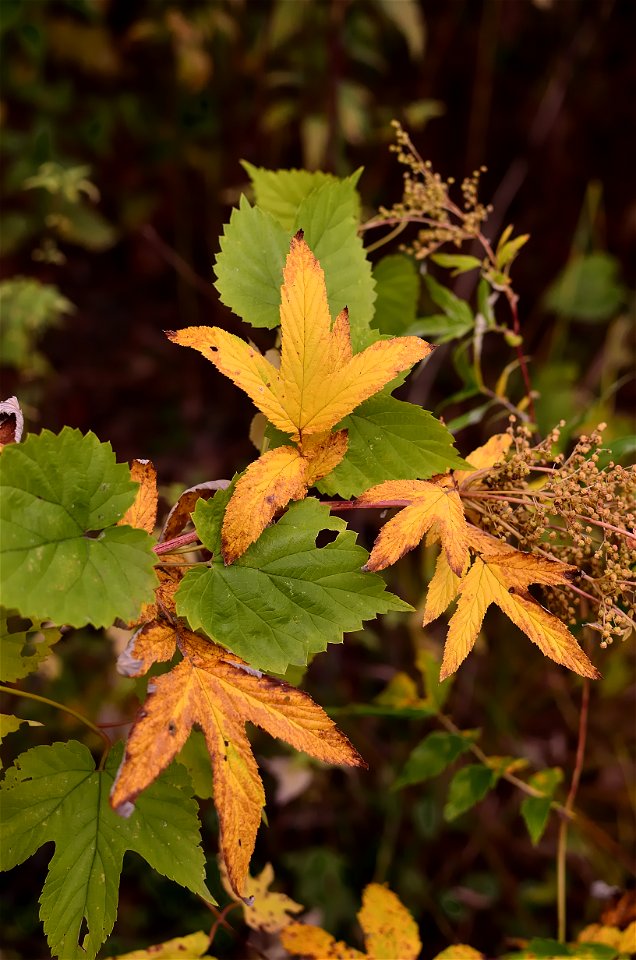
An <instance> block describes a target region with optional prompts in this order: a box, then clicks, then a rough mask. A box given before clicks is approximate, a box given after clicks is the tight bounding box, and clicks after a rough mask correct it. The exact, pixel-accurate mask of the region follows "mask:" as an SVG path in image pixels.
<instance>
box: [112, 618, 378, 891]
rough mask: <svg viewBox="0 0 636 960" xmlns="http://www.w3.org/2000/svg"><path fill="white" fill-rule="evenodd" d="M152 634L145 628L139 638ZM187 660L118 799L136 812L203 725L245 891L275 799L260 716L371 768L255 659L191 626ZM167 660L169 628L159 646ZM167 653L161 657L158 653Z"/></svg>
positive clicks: (164, 679) (142, 736) (129, 752)
mask: <svg viewBox="0 0 636 960" xmlns="http://www.w3.org/2000/svg"><path fill="white" fill-rule="evenodd" d="M147 640H148V636H147V635H146V636H145V637H144V634H143V630H142V631H141V632H140V634H138V639H137V643H140V642H142V641H143V642H144V644H145V641H147ZM175 642H176V644H177V645H178V647H179V649H180V651H181V653H182V654H183V660H182V661H180V662H179V663H178V664H177V665H176V666H175V667H174V668H173V669H172V670H171V671H170V672H169V673H165V674H163V675H162V676H159V677H155V678H153V680H152V681H151V683H150V684H149V685H148V696H147V697H146V700H145V703H144V705H143V708H142V710H141V711H140V713H139V714H138V716H137V719H136V720H135V723H134V725H133V728H132V730H131V732H130V735H129V737H128V742H127V744H126V752H125V755H124V760H123V762H122V765H121V767H120V769H119V772H118V774H117V778H116V780H115V783H114V784H113V789H112V793H111V805H112V806H113V808H115V809H116V810H117V811H118V812H120V813H122V814H123V815H127V814H128V813H130V812H131V810H132V804H133V802H134V800H135V798H136V797H137V796H138V795H139V794H140V793H141V791H142V790H144V789H145V788H146V787H147V786H148V785H149V784H150V783H152V782H153V781H154V780H155V779H156V778H157V777H158V776H159V774H160V773H161V771H162V770H164V769H165V768H166V767H167V766H168V764H169V763H171V761H172V760H173V759H174V757H175V756H176V755H177V753H178V752H179V751H180V750H181V748H182V747H183V745H184V743H185V742H186V740H187V739H188V737H189V735H190V732H191V730H192V727H193V726H195V725H196V726H197V727H200V728H201V730H202V731H203V734H204V736H205V741H206V745H207V748H208V751H209V753H210V759H211V761H212V767H213V773H214V802H215V805H216V809H217V813H218V817H219V828H220V845H221V851H222V854H223V858H224V860H225V863H226V866H227V871H228V876H229V879H230V883H231V885H232V888H233V889H234V891H235V892H236V893H237V894H238V895H239V896H242V895H243V892H244V887H245V881H246V877H247V871H248V867H249V862H250V858H251V856H252V851H253V849H254V843H255V841H256V833H257V831H258V827H259V824H260V820H261V810H262V808H263V806H264V804H265V794H264V791H263V784H262V782H261V778H260V776H259V773H258V768H257V766H256V761H255V760H254V756H253V754H252V749H251V747H250V743H249V740H248V738H247V735H246V733H245V723H246V721H250V722H251V723H254V724H256V726H259V727H262V728H263V729H264V730H266V731H267V732H268V733H270V734H271V735H272V736H274V737H280V738H281V739H283V740H286V741H287V742H288V743H290V744H291V745H292V746H293V747H295V748H296V749H297V750H303V751H305V752H306V753H309V754H311V755H312V756H314V757H317V758H318V759H319V760H323V761H325V762H327V763H337V764H345V765H348V766H365V763H364V761H363V760H362V758H361V757H360V756H359V754H358V753H357V752H356V751H355V750H354V748H353V747H352V746H351V744H350V743H349V741H348V740H347V738H346V737H345V736H344V735H343V734H342V733H340V731H339V730H338V729H337V727H336V726H335V724H334V723H333V721H332V720H331V719H330V718H329V717H328V716H327V714H326V713H325V712H324V711H323V710H322V708H321V707H319V706H318V705H317V704H315V703H314V702H313V700H311V698H310V697H309V696H307V694H306V693H303V692H302V691H301V690H298V689H296V687H292V686H290V685H289V684H287V683H284V682H283V681H281V680H275V679H273V678H272V677H268V676H266V675H264V674H261V673H260V672H259V671H255V670H253V669H252V668H251V667H249V666H248V665H247V664H246V663H245V661H243V660H241V659H240V658H239V657H236V656H234V654H232V653H229V652H228V651H227V650H224V649H223V648H222V647H219V646H217V645H216V644H214V643H212V642H211V641H209V640H204V639H203V638H202V637H200V636H198V635H197V634H195V633H192V632H190V631H188V630H182V629H178V630H176V631H175V632H174V633H173V647H172V649H174V643H175ZM155 649H156V650H157V651H159V654H158V656H159V657H160V658H161V659H166V658H167V656H168V652H169V640H168V638H167V636H166V635H165V634H163V635H162V636H161V637H160V643H159V644H158V646H157V647H156V648H155ZM143 650H144V651H145V652H144V653H143V655H142V654H141V653H140V651H139V650H138V649H137V646H136V645H133V647H132V648H131V650H130V651H129V663H131V664H134V663H135V661H141V663H140V665H139V667H138V668H137V670H135V669H134V667H133V669H132V670H131V671H130V675H136V673H141V672H143V671H144V669H146V668H147V664H148V662H149V660H150V659H151V658H152V654H150V655H148V651H147V648H146V646H144V648H143ZM155 659H157V657H155Z"/></svg>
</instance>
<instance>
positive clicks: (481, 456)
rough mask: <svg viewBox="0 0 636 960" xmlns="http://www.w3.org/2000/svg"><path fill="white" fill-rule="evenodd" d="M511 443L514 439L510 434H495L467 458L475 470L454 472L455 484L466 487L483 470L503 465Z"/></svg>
mask: <svg viewBox="0 0 636 960" xmlns="http://www.w3.org/2000/svg"><path fill="white" fill-rule="evenodd" d="M511 443H512V437H511V436H510V434H509V433H495V434H494V435H493V436H492V437H490V439H489V440H488V441H487V442H486V443H485V444H484V445H483V446H481V447H477V448H476V449H475V450H473V452H472V453H469V454H468V456H467V457H466V459H467V460H468V462H469V463H470V465H471V466H472V467H473V468H474V469H473V470H455V471H454V473H453V477H454V479H455V482H456V483H457V484H458V485H459V486H464V485H465V484H468V482H469V481H470V480H472V479H473V477H474V476H475V474H476V473H481V471H482V470H489V469H490V468H491V467H494V466H495V465H496V464H497V463H501V461H502V460H503V459H504V458H505V456H506V453H507V452H508V450H509V449H510V444H511Z"/></svg>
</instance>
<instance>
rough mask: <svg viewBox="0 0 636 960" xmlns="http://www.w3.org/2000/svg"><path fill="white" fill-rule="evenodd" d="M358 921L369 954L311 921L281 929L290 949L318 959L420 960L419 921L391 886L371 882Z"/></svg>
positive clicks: (294, 952)
mask: <svg viewBox="0 0 636 960" xmlns="http://www.w3.org/2000/svg"><path fill="white" fill-rule="evenodd" d="M358 921H359V923H360V926H361V927H362V932H363V934H364V943H365V948H366V953H360V951H359V950H355V949H354V948H353V947H349V946H347V944H346V943H342V942H341V941H336V940H334V938H333V937H332V936H331V935H330V934H328V933H326V931H324V930H322V929H321V928H320V927H314V926H311V925H309V924H303V923H291V924H290V925H289V926H288V927H285V929H284V930H282V931H281V935H280V939H281V942H282V944H283V946H284V947H285V949H286V950H289V952H290V953H291V954H293V955H296V956H303V957H311V958H314V960H359V958H360V960H398V958H399V960H417V957H418V956H419V953H420V951H421V949H422V943H421V941H420V936H419V932H418V929H417V924H416V923H415V920H414V919H413V917H412V916H411V914H410V913H409V912H408V910H407V909H406V907H405V906H404V904H403V903H402V902H401V901H400V900H399V898H398V897H396V895H395V894H394V893H393V892H392V891H391V890H389V889H388V887H386V886H384V885H382V884H379V883H370V884H369V885H368V887H366V889H365V891H364V893H363V894H362V909H361V910H360V911H359V913H358Z"/></svg>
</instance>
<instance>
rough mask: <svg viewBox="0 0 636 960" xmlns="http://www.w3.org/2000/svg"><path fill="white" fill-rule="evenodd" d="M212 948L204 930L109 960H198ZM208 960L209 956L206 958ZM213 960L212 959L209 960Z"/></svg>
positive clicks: (109, 959) (108, 959)
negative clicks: (177, 959) (176, 959)
mask: <svg viewBox="0 0 636 960" xmlns="http://www.w3.org/2000/svg"><path fill="white" fill-rule="evenodd" d="M209 946H210V938H209V937H208V935H207V933H204V932H203V930H199V931H198V932H197V933H189V934H187V935H186V936H185V937H174V938H173V939H172V940H166V941H165V942H164V943H154V944H153V945H152V946H151V947H147V948H146V949H145V950H143V949H142V950H132V951H131V952H130V953H118V954H117V956H116V957H108V958H107V960H175V958H176V957H178V958H179V960H198V958H200V957H202V956H203V954H204V953H206V951H207V949H208V947H209ZM206 960H207V956H206ZM209 960H212V958H209Z"/></svg>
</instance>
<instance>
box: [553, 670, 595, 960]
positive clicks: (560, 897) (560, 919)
mask: <svg viewBox="0 0 636 960" xmlns="http://www.w3.org/2000/svg"><path fill="white" fill-rule="evenodd" d="M589 707H590V681H589V680H588V679H586V678H584V680H583V693H582V695H581V712H580V714H579V733H578V741H577V744H576V760H575V763H574V771H573V773H572V782H571V783H570V789H569V791H568V795H567V799H566V801H565V807H564V810H565V812H566V814H567V816H565V817H564V818H563V819H562V821H561V824H560V826H559V839H558V844H557V925H558V932H557V940H559V942H560V943H565V937H566V932H567V913H566V857H567V848H568V827H569V820H571V819H572V814H573V811H574V801H575V800H576V794H577V791H578V789H579V783H580V781H581V771H582V770H583V759H584V756H585V743H586V740H587V722H588V716H589Z"/></svg>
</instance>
